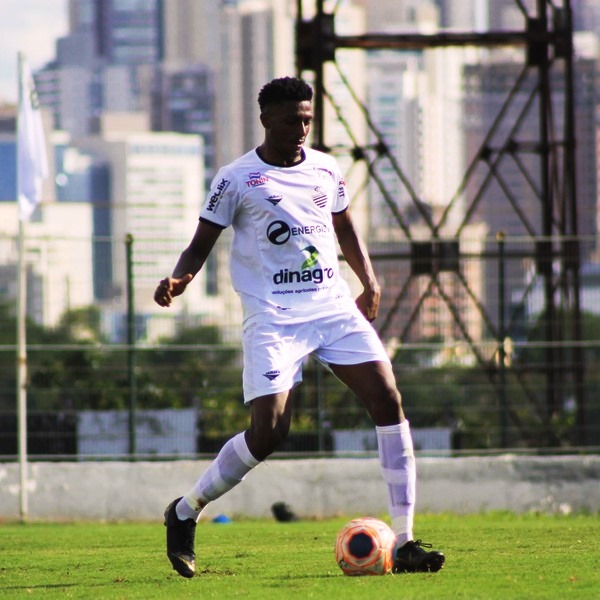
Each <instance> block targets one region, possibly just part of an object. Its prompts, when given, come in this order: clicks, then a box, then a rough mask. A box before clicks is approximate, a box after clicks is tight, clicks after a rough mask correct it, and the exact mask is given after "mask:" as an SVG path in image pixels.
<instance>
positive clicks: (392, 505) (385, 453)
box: [375, 420, 417, 547]
mask: <svg viewBox="0 0 600 600" xmlns="http://www.w3.org/2000/svg"><path fill="white" fill-rule="evenodd" d="M375 429H376V431H377V444H378V447H379V462H380V464H381V473H382V475H383V479H384V481H385V482H386V484H387V488H388V509H389V512H390V517H391V519H392V529H393V530H394V533H395V534H396V538H397V542H396V544H397V547H400V546H402V545H404V544H405V543H406V542H408V541H409V540H412V539H413V523H414V516H415V495H416V487H417V469H416V465H415V454H414V450H413V442H412V437H411V435H410V425H409V423H408V421H407V420H404V421H402V423H400V424H399V425H388V426H385V427H375Z"/></svg>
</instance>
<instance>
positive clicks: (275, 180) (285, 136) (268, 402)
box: [154, 77, 445, 577]
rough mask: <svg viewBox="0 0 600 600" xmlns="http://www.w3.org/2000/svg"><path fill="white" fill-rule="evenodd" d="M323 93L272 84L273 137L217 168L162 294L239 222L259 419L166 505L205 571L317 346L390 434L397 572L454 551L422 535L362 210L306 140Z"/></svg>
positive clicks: (185, 557) (264, 115)
mask: <svg viewBox="0 0 600 600" xmlns="http://www.w3.org/2000/svg"><path fill="white" fill-rule="evenodd" d="M312 96H313V92H312V89H311V87H310V86H309V85H307V84H306V83H305V82H304V81H302V80H301V79H297V78H293V77H283V78H279V79H274V80H273V81H271V82H270V83H267V84H266V85H265V86H264V87H263V88H262V89H261V90H260V92H259V94H258V104H259V107H260V121H261V123H262V126H263V127H264V130H265V134H264V141H263V142H262V144H261V145H260V146H258V147H257V148H255V149H253V150H251V151H250V152H248V153H246V154H244V155H243V156H241V157H240V158H238V159H237V160H234V161H233V162H232V163H231V164H229V165H227V166H225V167H223V168H221V169H220V171H219V172H218V173H217V175H216V177H215V178H214V180H213V182H212V185H211V189H210V191H209V192H208V195H207V199H206V202H205V204H204V206H203V208H202V210H201V212H200V219H199V223H198V227H197V229H196V232H195V234H194V236H193V238H192V240H191V242H190V244H189V246H188V247H187V248H186V249H185V250H184V251H183V252H182V254H181V256H180V258H179V260H178V262H177V264H176V265H175V268H174V270H173V273H172V275H171V276H170V277H166V278H165V279H163V280H161V281H160V284H159V285H158V287H157V288H156V291H155V294H154V299H155V301H156V302H157V303H158V304H159V305H160V306H164V307H168V306H170V305H171V303H172V301H173V299H174V298H175V297H176V296H179V295H180V294H182V293H183V292H184V290H185V288H186V286H187V285H188V284H189V283H190V281H192V279H193V278H194V276H195V275H196V273H198V271H199V270H200V269H201V268H202V265H203V264H204V262H205V261H206V258H207V256H208V255H209V253H210V251H211V249H212V248H213V246H214V244H215V242H216V241H217V238H218V237H219V235H220V233H221V231H222V230H223V229H225V228H226V227H229V226H230V225H231V226H232V227H233V231H234V237H233V242H232V247H231V258H230V270H231V281H232V283H233V286H234V288H235V290H236V292H237V293H238V294H239V296H240V299H241V302H242V306H243V312H244V323H243V350H244V369H243V391H244V402H245V403H246V404H247V405H249V407H250V426H249V428H248V429H247V430H246V431H244V432H241V433H238V434H237V435H236V436H234V437H233V438H232V439H230V440H229V441H228V442H226V443H225V445H224V446H223V447H222V449H221V450H220V452H219V454H218V455H217V457H216V458H215V460H214V461H213V462H212V463H211V464H210V466H209V467H208V469H207V470H206V471H205V472H204V473H203V474H202V475H201V476H200V478H199V479H198V481H197V482H196V483H195V485H194V486H193V487H192V488H191V489H190V490H189V491H188V492H187V493H186V494H185V495H184V496H183V497H181V498H177V499H176V500H174V501H173V502H171V504H169V506H168V507H167V509H166V511H165V525H166V528H167V530H166V531H167V556H168V557H169V560H170V561H171V563H172V565H173V568H174V569H175V570H176V571H177V572H178V573H179V574H180V575H182V576H183V577H193V576H194V574H195V569H196V564H195V550H194V536H195V529H196V523H197V521H198V519H199V518H200V514H201V513H202V510H203V509H204V508H205V507H206V505H207V504H208V503H209V502H211V501H212V500H216V499H217V498H219V497H220V496H222V495H223V494H225V493H226V492H227V491H229V490H230V489H232V488H233V487H234V486H235V485H237V484H238V483H240V482H241V481H242V480H243V479H244V477H245V475H246V474H247V473H248V472H249V471H250V470H251V469H252V468H253V467H255V466H256V465H258V464H259V463H260V462H261V461H264V460H265V459H266V458H267V457H268V456H269V455H270V454H271V453H272V452H273V451H275V450H276V449H277V447H278V446H279V445H280V443H281V442H282V441H283V439H284V438H285V437H286V435H287V433H288V430H289V427H290V421H291V414H292V396H293V389H294V387H295V386H296V385H297V384H298V383H300V381H301V380H302V363H303V361H304V359H305V358H306V356H308V355H309V354H312V355H313V356H314V357H315V358H316V359H317V360H319V361H321V362H322V363H323V364H325V365H326V366H327V367H328V368H329V369H330V370H331V371H332V372H333V374H334V375H335V376H336V377H337V378H338V379H339V380H341V381H342V382H343V383H344V384H345V385H346V386H347V387H348V388H350V390H352V392H354V394H355V395H356V396H357V397H358V398H359V400H360V401H361V402H362V403H363V404H364V406H365V408H366V410H367V411H368V413H369V415H370V416H371V418H372V420H373V422H374V424H375V427H376V431H377V440H378V448H379V459H380V463H381V470H382V474H383V478H384V480H385V482H386V483H387V489H388V505H389V511H390V517H391V526H392V529H393V530H394V532H395V534H396V536H397V544H396V550H395V564H394V570H395V571H396V572H407V571H410V572H414V571H427V572H431V571H438V570H439V569H441V568H442V566H443V564H444V560H445V557H444V555H443V554H442V553H441V552H437V551H427V550H424V549H423V548H424V547H430V545H429V544H423V543H422V542H421V541H420V540H416V541H415V540H414V538H413V520H414V504H415V485H416V470H415V457H414V452H413V443H412V438H411V434H410V429H409V423H408V421H407V420H406V418H405V417H404V413H403V410H402V405H401V397H400V394H399V392H398V390H397V387H396V381H395V378H394V374H393V371H392V366H391V363H390V360H389V358H388V356H387V354H386V352H385V350H384V348H383V345H382V343H381V341H380V339H379V337H378V336H377V334H376V332H375V330H374V329H373V327H372V325H371V323H370V322H371V321H373V320H374V319H375V317H376V316H377V311H378V307H379V300H380V295H381V291H380V287H379V284H378V283H377V280H376V277H375V274H374V272H373V268H372V265H371V261H370V259H369V256H368V254H367V250H366V247H365V245H364V244H363V242H362V241H361V239H360V238H359V236H358V234H357V231H356V229H355V226H354V224H353V222H352V219H351V216H350V213H349V211H348V204H349V199H348V194H347V192H346V190H345V185H344V180H343V178H342V175H341V173H340V169H339V166H338V165H337V163H336V161H335V159H334V158H332V157H331V156H329V155H327V154H324V153H322V152H318V151H316V150H314V149H310V148H306V147H305V146H304V143H305V142H306V139H307V136H308V133H309V131H310V127H311V121H312V119H313V111H312ZM336 239H337V242H338V243H339V247H340V249H341V251H342V253H343V255H344V259H345V260H346V261H347V263H348V264H349V265H350V267H351V268H352V270H353V271H354V273H356V275H357V277H358V279H359V280H360V283H361V284H362V286H363V290H362V293H361V294H360V295H359V296H358V297H357V298H356V300H354V299H353V298H352V297H351V295H350V291H349V288H348V285H347V284H346V282H345V281H344V280H343V279H342V278H341V276H340V266H339V263H338V257H337V246H336Z"/></svg>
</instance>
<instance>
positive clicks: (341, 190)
mask: <svg viewBox="0 0 600 600" xmlns="http://www.w3.org/2000/svg"><path fill="white" fill-rule="evenodd" d="M345 195H346V182H345V181H344V180H343V179H340V183H339V184H338V196H339V197H340V198H343V197H344V196H345Z"/></svg>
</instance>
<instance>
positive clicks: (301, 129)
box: [261, 100, 313, 161]
mask: <svg viewBox="0 0 600 600" xmlns="http://www.w3.org/2000/svg"><path fill="white" fill-rule="evenodd" d="M261 119H262V123H263V125H264V127H265V141H266V142H267V144H268V145H269V148H270V150H271V151H273V152H275V153H277V154H278V155H279V156H280V157H281V158H282V159H283V160H285V161H289V160H297V159H299V158H300V156H301V153H302V146H303V145H304V142H305V141H306V138H307V136H308V132H309V131H310V125H311V123H312V119H313V112H312V103H311V102H310V101H308V100H305V101H302V102H293V101H292V102H283V103H281V104H276V105H272V106H268V107H267V109H266V110H265V112H264V113H263V114H262V115H261Z"/></svg>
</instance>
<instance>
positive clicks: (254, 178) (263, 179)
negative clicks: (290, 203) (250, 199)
mask: <svg viewBox="0 0 600 600" xmlns="http://www.w3.org/2000/svg"><path fill="white" fill-rule="evenodd" d="M248 177H249V179H248V181H246V187H251V188H254V187H258V186H259V185H264V184H265V183H267V182H268V181H269V178H268V177H267V176H266V175H262V174H261V172H260V171H256V172H255V173H248Z"/></svg>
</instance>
